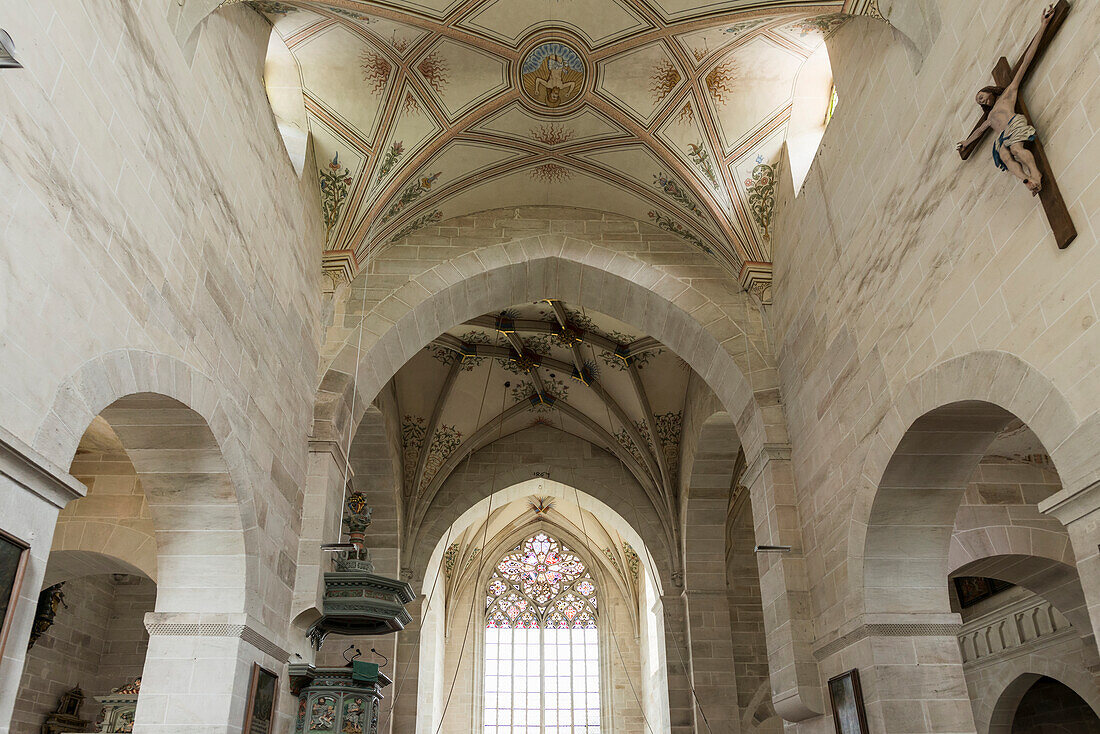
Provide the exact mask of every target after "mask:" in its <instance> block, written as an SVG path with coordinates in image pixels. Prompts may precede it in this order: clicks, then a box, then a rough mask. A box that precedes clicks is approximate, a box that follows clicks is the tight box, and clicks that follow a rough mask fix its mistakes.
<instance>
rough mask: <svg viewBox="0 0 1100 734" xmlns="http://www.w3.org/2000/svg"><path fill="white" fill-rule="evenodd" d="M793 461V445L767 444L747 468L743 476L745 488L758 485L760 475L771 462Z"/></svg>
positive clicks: (742, 481)
mask: <svg viewBox="0 0 1100 734" xmlns="http://www.w3.org/2000/svg"><path fill="white" fill-rule="evenodd" d="M790 460H791V445H790V444H789V443H766V444H764V445H763V446H762V447H761V448H760V451H758V452H757V454H756V456H754V457H753V460H752V462H750V463H749V465H748V466H747V467H746V468H745V473H744V474H743V475H742V476H741V482H740V484H742V485H743V486H745V487H751V486H752V485H753V484H755V483H756V480H757V479H758V478H759V477H760V474H761V473H762V472H763V471H764V468H765V467H767V465H768V463H769V462H772V461H790Z"/></svg>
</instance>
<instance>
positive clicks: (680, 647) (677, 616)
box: [661, 593, 695, 734]
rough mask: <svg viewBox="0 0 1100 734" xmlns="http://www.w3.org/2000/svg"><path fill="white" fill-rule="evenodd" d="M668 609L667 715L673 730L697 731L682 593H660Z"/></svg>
mask: <svg viewBox="0 0 1100 734" xmlns="http://www.w3.org/2000/svg"><path fill="white" fill-rule="evenodd" d="M661 604H662V605H663V607H664V610H665V663H666V667H667V669H668V716H669V722H670V723H671V728H672V734H695V704H694V702H693V700H692V696H691V683H690V680H691V678H690V675H691V671H690V669H689V666H690V660H691V652H690V650H688V647H687V615H686V610H685V608H684V607H685V599H684V596H683V594H682V593H679V594H675V595H673V594H667V595H665V596H662V597H661Z"/></svg>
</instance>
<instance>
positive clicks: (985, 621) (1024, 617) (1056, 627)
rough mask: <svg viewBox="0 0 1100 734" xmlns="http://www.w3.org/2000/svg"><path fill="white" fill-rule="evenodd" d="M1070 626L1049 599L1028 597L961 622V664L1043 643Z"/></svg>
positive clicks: (972, 662)
mask: <svg viewBox="0 0 1100 734" xmlns="http://www.w3.org/2000/svg"><path fill="white" fill-rule="evenodd" d="M1071 629H1072V626H1071V625H1070V623H1069V622H1067V621H1066V619H1065V617H1063V616H1062V615H1061V614H1060V613H1059V612H1058V611H1057V610H1056V609H1055V608H1054V607H1052V606H1051V605H1050V602H1048V601H1046V600H1045V599H1042V598H1039V597H1036V596H1030V597H1028V598H1026V599H1021V600H1019V601H1016V602H1013V603H1011V604H1008V605H1006V606H1003V607H1001V608H999V609H997V610H995V611H993V612H990V613H988V614H983V615H982V616H980V617H977V618H976V619H973V620H971V621H969V622H967V623H966V624H964V625H963V626H962V629H960V630H959V648H960V649H961V650H962V656H963V663H964V664H965V665H973V664H976V663H978V662H979V661H981V662H982V663H985V662H989V660H988V659H990V658H996V657H1000V656H1002V655H1004V654H1006V653H1010V652H1013V651H1015V650H1017V649H1018V648H1023V647H1028V648H1031V647H1035V646H1037V645H1036V643H1038V645H1041V646H1045V645H1046V644H1047V643H1052V642H1054V641H1055V638H1057V639H1061V638H1062V637H1064V636H1065V634H1067V633H1069V632H1070V630H1071Z"/></svg>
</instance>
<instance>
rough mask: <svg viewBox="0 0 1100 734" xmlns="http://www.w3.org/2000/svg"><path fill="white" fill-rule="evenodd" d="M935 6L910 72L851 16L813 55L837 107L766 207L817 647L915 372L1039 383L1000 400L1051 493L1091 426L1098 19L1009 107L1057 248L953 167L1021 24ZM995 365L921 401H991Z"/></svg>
mask: <svg viewBox="0 0 1100 734" xmlns="http://www.w3.org/2000/svg"><path fill="white" fill-rule="evenodd" d="M1029 8H1030V6H1029ZM938 9H939V13H940V15H941V16H942V26H941V30H940V32H939V34H938V36H937V37H936V38H935V40H934V42H933V43H932V44H931V46H930V48H929V50H928V52H927V53H926V54H924V55H923V58H921V59H919V61H920V63H919V65H918V64H915V63H914V59H913V57H912V56H911V55H910V53H909V52H908V51H907V46H906V44H905V42H904V39H901V38H900V37H898V36H897V35H896V34H895V33H894V32H893V31H892V30H891V29H890V28H889V27H887V26H883V25H881V24H876V22H875V21H873V20H871V19H855V20H853V21H851V22H849V23H848V24H847V25H845V26H844V27H843V28H842V29H841V30H840V31H838V32H837V34H836V35H835V36H834V37H833V38H832V39H831V40H830V41H829V55H830V58H831V60H832V64H833V68H834V73H835V78H836V85H837V91H838V93H839V96H840V99H841V104H840V106H839V107H838V111H837V114H836V117H835V118H834V120H833V121H832V123H831V124H830V126H829V128H828V129H827V130H826V132H825V137H824V139H823V141H822V146H821V149H820V151H819V152H818V155H817V158H816V160H815V162H814V164H813V166H812V168H811V170H810V172H809V175H808V177H807V179H806V182H805V184H804V186H803V188H802V190H801V192H800V193H799V195H798V196H797V197H796V196H795V192H794V191H793V187H792V186H791V184H790V180H789V179H787V180H786V181H785V183H784V185H783V190H782V191H781V192H780V195H779V199H778V202H777V207H776V215H775V216H776V225H775V230H774V231H775V233H774V236H773V239H772V243H773V248H774V252H775V271H776V286H775V293H774V299H775V305H774V307H773V308H772V309H771V310H770V311H769V322H770V324H771V326H772V328H773V333H774V337H775V342H774V343H775V348H776V355H777V359H778V363H779V373H780V383H781V388H782V396H783V404H784V410H785V414H786V417H787V420H788V424H789V430H790V436H791V444H792V447H793V448H792V460H793V464H794V470H795V479H796V484H797V487H798V489H799V492H800V494H801V501H800V505H801V506H800V511H801V517H802V521H803V526H804V527H803V537H804V539H805V542H806V547H807V553H808V571H809V574H808V575H809V578H810V579H811V583H812V588H813V593H812V603H813V606H814V610H815V615H816V626H815V634H816V636H817V638H818V641H819V642H818V644H817V645H816V647H818V648H820V647H821V646H823V645H824V644H826V643H827V642H828V641H829V640H830V639H831V636H833V635H834V633H835V632H836V631H838V630H839V629H840V628H841V626H842V625H843V624H844V623H845V622H846V621H849V620H851V619H852V617H853V616H854V615H856V614H858V612H859V605H860V603H861V601H860V589H859V588H858V585H859V582H858V571H859V568H858V567H857V566H854V565H853V561H852V560H851V559H853V558H858V557H861V555H862V548H859V547H850V546H849V541H850V539H852V538H859V537H861V536H860V533H859V532H858V525H859V524H860V523H863V522H866V518H867V513H868V509H869V507H870V502H871V498H872V496H873V483H874V482H877V480H878V478H879V477H878V476H873V477H868V476H864V470H865V467H866V466H867V465H873V466H877V467H880V468H879V471H881V466H882V464H883V463H884V462H883V461H880V460H879V457H880V456H881V455H885V456H886V457H888V456H889V452H890V451H892V449H893V446H881V445H878V444H876V443H875V441H874V440H873V439H874V436H875V435H876V432H877V431H879V430H880V429H881V428H882V427H883V425H890V426H892V423H890V421H896V420H897V417H898V416H906V418H905V420H906V421H911V420H914V419H915V418H916V417H917V415H908V413H909V412H911V411H912V409H913V403H912V402H904V403H897V402H895V401H897V400H898V396H899V395H901V394H902V393H903V391H904V388H905V386H906V385H907V384H908V383H910V382H911V381H913V380H914V379H915V378H917V377H918V376H920V375H922V374H923V373H926V372H927V371H928V370H930V369H931V368H933V367H934V366H936V365H938V364H942V363H944V362H946V361H948V360H950V359H952V358H954V357H959V356H961V355H968V354H972V353H976V352H981V351H987V352H990V351H991V352H999V353H1009V354H1011V355H1015V356H1016V357H1018V358H1019V359H1020V360H1022V361H1023V362H1024V363H1026V364H1027V365H1028V366H1029V367H1031V368H1033V369H1034V370H1035V371H1036V372H1037V373H1039V374H1041V376H1042V377H1043V378H1045V380H1046V381H1045V382H1043V381H1042V380H1039V379H1036V380H1032V381H1029V382H1020V381H1017V382H1015V383H1012V384H1011V385H1010V386H1009V387H1008V388H1000V389H1002V390H1003V391H1007V392H1008V393H1011V394H1006V395H1003V396H1000V399H1001V401H1002V403H1003V404H1006V405H1007V404H1009V403H1011V404H1013V406H1015V407H1020V409H1021V412H1024V413H1026V415H1019V416H1018V417H1019V418H1021V419H1022V420H1024V421H1025V422H1026V423H1028V425H1029V426H1031V427H1032V428H1033V429H1034V430H1035V432H1036V433H1037V434H1038V435H1039V437H1040V438H1041V439H1043V440H1044V441H1050V438H1052V437H1053V438H1054V439H1055V440H1053V441H1050V443H1054V444H1056V445H1048V446H1047V449H1048V450H1049V451H1050V452H1051V453H1052V455H1054V457H1055V463H1056V464H1057V463H1058V461H1059V458H1064V459H1065V460H1066V461H1065V465H1063V466H1057V467H1056V468H1057V469H1058V471H1059V473H1060V474H1061V475H1062V479H1063V481H1064V482H1065V483H1066V487H1067V489H1069V490H1071V491H1077V490H1079V489H1081V488H1083V487H1084V486H1085V485H1087V484H1088V483H1089V482H1091V481H1092V480H1093V479H1094V478H1095V477H1094V474H1095V471H1094V467H1095V464H1094V463H1090V462H1095V456H1094V451H1092V450H1091V449H1089V448H1088V446H1089V445H1090V442H1089V441H1085V440H1084V439H1083V438H1082V439H1079V440H1078V441H1079V442H1074V441H1071V440H1069V439H1067V436H1070V435H1071V433H1072V432H1073V431H1074V430H1080V431H1086V432H1087V431H1093V435H1095V430H1094V429H1095V415H1096V412H1097V410H1098V409H1100V391H1098V390H1096V384H1097V382H1096V380H1097V372H1096V359H1095V355H1096V353H1097V351H1096V350H1097V348H1098V346H1100V327H1097V326H1096V314H1095V305H1094V304H1095V288H1096V279H1095V273H1096V272H1098V271H1100V248H1098V247H1097V227H1098V225H1100V199H1098V196H1100V187H1098V186H1097V184H1096V182H1095V181H1094V180H1093V179H1094V178H1095V160H1096V158H1097V155H1098V154H1100V137H1098V136H1097V135H1096V133H1095V130H1096V127H1097V125H1096V123H1097V121H1098V119H1100V118H1097V114H1098V113H1097V110H1098V109H1100V106H1098V105H1097V104H1096V103H1095V95H1096V94H1097V91H1098V87H1097V86H1096V85H1095V84H1094V80H1095V78H1096V76H1097V73H1098V72H1100V59H1098V57H1097V55H1096V53H1095V51H1096V48H1097V33H1096V30H1097V27H1098V25H1100V15H1098V14H1097V13H1096V12H1095V8H1094V7H1092V6H1090V5H1089V4H1087V3H1076V4H1075V9H1074V10H1073V11H1072V12H1073V15H1072V20H1071V22H1068V23H1067V24H1066V25H1065V27H1063V29H1062V30H1061V32H1060V33H1059V35H1058V38H1057V39H1056V41H1055V42H1054V44H1053V45H1052V46H1051V48H1050V50H1049V51H1048V53H1047V55H1046V58H1045V59H1044V60H1043V61H1042V63H1040V64H1039V65H1038V66H1037V67H1036V69H1035V72H1034V75H1033V79H1032V81H1031V82H1030V83H1029V85H1028V86H1027V88H1026V90H1025V92H1024V94H1025V96H1026V97H1027V100H1028V104H1029V106H1030V107H1031V109H1032V110H1034V111H1035V112H1036V115H1037V121H1036V123H1037V125H1038V127H1039V129H1040V130H1041V131H1043V135H1044V140H1045V141H1046V143H1045V144H1046V147H1047V151H1048V155H1049V156H1050V158H1051V161H1052V166H1053V168H1054V171H1055V172H1056V174H1057V176H1058V181H1059V185H1060V187H1061V189H1062V192H1063V194H1064V196H1065V197H1066V199H1067V201H1068V203H1069V208H1070V211H1071V214H1072V215H1073V217H1074V220H1075V222H1076V224H1077V229H1078V231H1079V236H1078V238H1077V241H1076V242H1075V243H1074V244H1073V245H1072V246H1071V247H1070V248H1069V249H1068V250H1065V251H1058V250H1057V249H1056V248H1055V245H1054V243H1053V240H1052V237H1051V235H1050V233H1049V229H1048V225H1047V223H1046V220H1045V218H1044V216H1043V212H1042V209H1041V207H1040V206H1039V204H1038V202H1037V201H1036V200H1034V199H1032V198H1031V197H1030V196H1028V194H1027V192H1026V191H1024V190H1023V189H1022V188H1021V187H1019V185H1018V184H1016V183H1013V182H1012V181H1010V180H1009V179H1008V178H1007V177H1006V176H1003V175H1001V174H1000V173H999V172H998V171H996V170H995V169H994V168H993V167H992V164H991V162H990V159H989V144H990V142H989V141H987V142H986V143H985V144H984V145H983V147H982V148H981V150H979V151H978V152H977V153H976V154H975V155H974V157H973V158H972V159H971V160H970V161H969V162H965V163H964V162H962V161H960V160H959V158H958V156H957V154H956V153H955V151H954V143H955V141H957V140H960V139H962V138H963V137H964V136H965V135H966V134H967V132H968V131H969V130H970V128H971V125H972V124H973V120H974V118H975V117H976V114H977V112H978V109H977V107H976V106H975V104H974V103H973V93H974V90H976V89H977V88H978V87H980V86H982V85H984V84H986V83H988V82H987V79H988V74H989V71H990V69H991V66H992V64H993V63H994V62H995V61H996V58H997V57H998V56H999V55H1001V54H1007V55H1010V56H1012V57H1013V58H1015V55H1016V54H1017V53H1019V51H1020V49H1022V48H1023V46H1024V45H1026V42H1027V40H1028V39H1030V37H1031V35H1032V34H1033V33H1034V32H1035V29H1036V27H1037V23H1038V12H1039V10H1040V8H1038V7H1037V6H1036V8H1035V12H1034V13H1032V12H1031V11H1030V9H1029V10H1028V12H1027V13H1022V12H1021V8H1020V4H1019V3H1015V2H1007V1H1005V2H1002V1H1000V0H998V1H997V2H989V3H981V7H980V8H977V7H975V6H973V5H971V4H967V3H954V2H946V1H941V2H939V3H938ZM998 359H999V358H993V359H988V360H987V361H985V362H980V363H979V362H978V361H975V362H973V363H971V364H972V366H971V367H969V368H967V371H966V372H965V373H963V374H962V375H960V376H959V377H958V379H955V380H954V381H952V383H951V384H950V385H948V384H946V383H943V384H942V385H941V384H936V385H934V386H932V387H930V388H929V390H936V391H939V390H941V389H942V391H943V394H947V393H948V392H949V391H965V390H967V389H970V390H972V391H973V392H974V393H984V394H988V393H990V392H993V391H995V390H996V389H997V388H996V387H993V386H992V385H993V380H994V376H995V375H994V372H995V370H996V368H997V365H998ZM1052 387H1053V389H1054V390H1056V391H1057V392H1058V393H1060V394H1061V395H1062V396H1065V398H1066V400H1067V401H1068V404H1069V406H1071V410H1072V416H1071V417H1070V418H1068V419H1067V418H1066V416H1065V414H1064V413H1063V414H1062V415H1060V416H1058V417H1057V418H1055V417H1054V411H1053V410H1051V407H1052V404H1047V406H1046V407H1047V409H1048V410H1047V412H1043V411H1041V410H1040V408H1041V407H1043V403H1044V401H1045V400H1046V398H1047V396H1048V393H1049V392H1050V390H1051V388H1052ZM935 399H936V396H935V394H929V393H928V392H926V393H924V394H923V395H921V396H919V397H918V398H917V400H918V402H919V401H924V403H928V402H934V401H935ZM1021 406H1022V407H1021ZM918 415H919V412H918ZM1090 416H1093V417H1094V418H1093V422H1092V423H1089V417H1090ZM1080 425H1083V426H1084V428H1079V426H1080ZM1090 426H1091V427H1090ZM1076 435H1078V436H1081V435H1082V434H1081V433H1078V434H1076ZM1063 442H1065V445H1062V443H1063ZM1091 445H1092V446H1093V447H1094V446H1095V441H1092V442H1091ZM875 452H877V453H875ZM937 644H939V643H937ZM849 662H850V661H849ZM832 672H839V671H832V670H830V674H831V673H832Z"/></svg>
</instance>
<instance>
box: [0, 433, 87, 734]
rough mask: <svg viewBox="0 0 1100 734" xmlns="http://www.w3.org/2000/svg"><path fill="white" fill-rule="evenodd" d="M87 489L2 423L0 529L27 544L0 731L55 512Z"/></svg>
mask: <svg viewBox="0 0 1100 734" xmlns="http://www.w3.org/2000/svg"><path fill="white" fill-rule="evenodd" d="M85 492H86V489H85V487H84V485H83V484H81V483H80V482H78V481H77V480H76V479H74V478H73V477H72V476H70V475H69V473H68V472H66V471H64V470H62V469H61V467H59V466H57V465H56V464H54V463H52V462H51V461H49V460H48V459H46V458H45V457H44V456H42V455H41V454H39V453H38V452H37V451H35V450H33V449H32V448H31V447H29V446H27V445H26V444H25V443H23V442H22V441H20V440H19V439H18V438H16V437H15V436H14V435H12V434H11V433H9V432H8V431H6V430H4V429H3V428H0V530H3V531H4V532H5V533H7V534H9V535H11V536H14V537H15V538H17V539H18V540H20V541H22V542H23V543H25V544H27V545H28V546H30V548H29V550H28V556H27V562H26V567H25V570H24V573H23V578H22V583H21V584H20V586H19V596H18V598H17V599H16V601H15V605H14V607H13V608H12V610H11V613H12V619H11V623H10V625H9V627H8V629H7V637H6V639H5V641H4V645H3V650H2V651H0V654H2V657H0V734H7V732H8V731H9V729H10V727H11V716H12V711H13V710H14V708H15V698H16V696H17V694H18V692H19V681H20V680H21V679H22V677H23V663H24V660H25V658H26V654H27V640H28V639H30V634H31V624H32V622H33V621H34V611H35V607H36V606H37V605H38V592H39V591H41V590H42V579H43V576H44V575H45V573H46V561H47V559H48V557H49V555H50V546H51V544H52V543H53V533H54V527H55V526H56V524H57V513H58V512H60V511H61V508H62V507H64V506H65V505H66V504H68V503H69V502H70V501H72V500H74V499H77V498H78V497H83V496H84V494H85Z"/></svg>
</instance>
